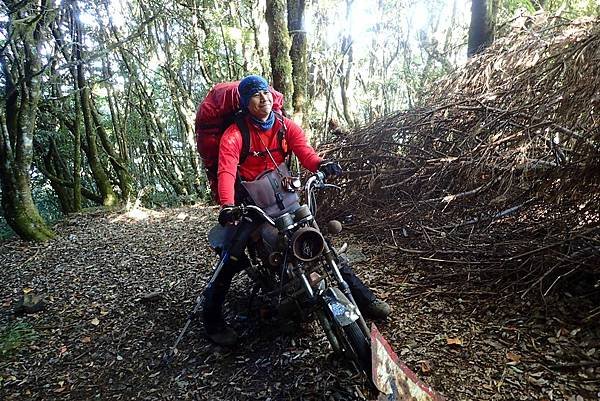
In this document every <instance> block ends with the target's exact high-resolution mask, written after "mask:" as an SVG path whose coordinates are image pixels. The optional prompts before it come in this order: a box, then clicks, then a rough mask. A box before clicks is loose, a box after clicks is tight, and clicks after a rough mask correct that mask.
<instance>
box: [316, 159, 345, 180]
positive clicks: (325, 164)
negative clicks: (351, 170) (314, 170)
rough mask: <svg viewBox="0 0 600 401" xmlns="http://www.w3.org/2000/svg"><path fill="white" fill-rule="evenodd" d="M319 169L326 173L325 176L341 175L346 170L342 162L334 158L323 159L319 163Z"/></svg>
mask: <svg viewBox="0 0 600 401" xmlns="http://www.w3.org/2000/svg"><path fill="white" fill-rule="evenodd" d="M319 171H321V172H322V173H323V174H325V177H339V176H340V175H342V173H343V172H344V171H343V170H342V167H341V166H340V164H339V163H338V162H336V161H333V160H323V161H322V162H321V164H319Z"/></svg>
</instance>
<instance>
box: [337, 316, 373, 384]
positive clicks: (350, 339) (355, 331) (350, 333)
mask: <svg viewBox="0 0 600 401" xmlns="http://www.w3.org/2000/svg"><path fill="white" fill-rule="evenodd" d="M341 329H343V336H344V337H345V338H344V340H345V341H343V343H345V345H346V346H345V348H346V353H349V354H351V356H352V359H354V361H355V362H356V363H357V364H358V367H359V368H360V370H362V371H363V372H364V373H365V374H366V375H367V377H368V378H369V379H371V375H372V373H371V370H372V360H371V342H370V340H369V339H368V338H365V335H364V334H363V332H362V330H361V329H360V327H359V325H358V323H356V322H354V323H351V324H349V325H347V326H343V327H341ZM340 334H341V333H340ZM348 348H350V349H348Z"/></svg>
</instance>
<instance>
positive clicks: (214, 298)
mask: <svg viewBox="0 0 600 401" xmlns="http://www.w3.org/2000/svg"><path fill="white" fill-rule="evenodd" d="M255 228H256V225H253V224H252V223H245V222H242V223H240V226H239V227H237V228H236V230H237V232H236V233H235V234H234V235H233V239H232V241H231V247H230V249H231V256H230V259H229V260H228V261H227V262H226V263H225V264H224V265H223V268H222V269H221V271H220V272H219V274H218V275H217V277H216V278H215V280H214V281H213V282H212V284H211V285H210V286H208V287H207V288H206V289H205V290H204V303H203V305H202V308H203V318H204V321H205V323H209V324H210V323H215V324H216V323H222V322H223V317H222V309H223V303H224V302H225V297H226V296H227V292H229V288H230V287H231V281H232V280H233V277H234V276H235V275H236V274H237V273H239V272H241V271H243V270H244V269H245V268H246V267H248V266H249V265H250V261H249V260H248V257H247V256H246V254H245V253H244V251H243V250H244V246H245V244H246V242H247V240H248V237H249V236H250V233H251V232H252V231H253V230H254V229H255ZM241 244H243V245H244V246H240V245H241ZM339 269H340V273H341V274H342V278H343V279H344V281H346V283H347V284H348V286H349V287H350V291H351V292H352V296H353V297H354V300H355V301H356V303H357V304H358V306H359V307H362V306H366V305H368V304H369V303H371V302H373V301H374V300H375V295H374V294H373V292H372V291H371V290H370V289H369V288H367V286H366V285H365V284H364V283H363V282H362V281H361V280H360V279H359V278H358V277H357V276H356V274H354V271H352V268H351V267H350V263H349V262H348V260H347V259H346V258H344V257H340V263H339Z"/></svg>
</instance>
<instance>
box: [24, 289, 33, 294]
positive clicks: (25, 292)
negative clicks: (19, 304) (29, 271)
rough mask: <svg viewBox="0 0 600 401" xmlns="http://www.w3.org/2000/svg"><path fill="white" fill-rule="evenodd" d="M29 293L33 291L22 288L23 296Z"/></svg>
mask: <svg viewBox="0 0 600 401" xmlns="http://www.w3.org/2000/svg"><path fill="white" fill-rule="evenodd" d="M31 291H33V288H29V287H25V288H23V294H25V295H27V294H29V293H30V292H31Z"/></svg>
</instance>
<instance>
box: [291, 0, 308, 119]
mask: <svg viewBox="0 0 600 401" xmlns="http://www.w3.org/2000/svg"><path fill="white" fill-rule="evenodd" d="M287 4H288V28H289V31H290V35H291V36H292V47H291V49H290V58H291V59H292V81H293V83H294V95H293V98H292V104H293V106H294V120H295V121H296V122H297V123H298V124H300V125H302V123H303V119H304V101H305V97H306V85H307V80H308V67H307V63H306V31H305V30H304V8H305V7H304V6H305V4H304V0H287Z"/></svg>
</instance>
